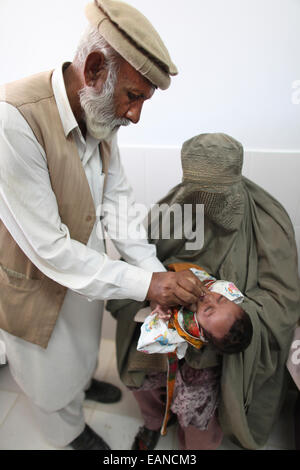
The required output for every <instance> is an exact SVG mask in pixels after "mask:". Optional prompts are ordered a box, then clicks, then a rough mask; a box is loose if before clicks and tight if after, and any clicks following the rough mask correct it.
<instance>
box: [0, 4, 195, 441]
mask: <svg viewBox="0 0 300 470" xmlns="http://www.w3.org/2000/svg"><path fill="white" fill-rule="evenodd" d="M86 13H87V17H88V20H89V22H90V26H89V28H88V31H87V32H86V34H85V35H84V37H83V38H82V41H81V43H80V44H79V47H78V50H77V53H76V57H75V59H74V61H73V63H65V64H63V65H62V67H60V68H58V69H57V70H55V71H51V72H47V73H41V74H39V75H35V76H33V77H29V78H25V79H23V80H20V81H18V82H15V83H10V84H8V85H6V86H4V87H2V89H1V96H0V122H1V125H0V216H1V223H0V247H1V248H0V328H1V330H0V336H1V340H2V341H4V343H5V346H6V351H7V358H8V362H9V365H10V369H11V373H12V375H13V376H14V378H15V380H16V381H17V383H18V384H19V386H20V387H21V389H22V390H23V391H24V393H25V394H26V395H27V396H28V397H29V399H30V402H31V404H32V407H33V409H34V412H35V414H36V416H37V419H38V421H39V423H40V426H41V428H42V429H43V431H44V433H45V436H46V437H47V439H48V441H49V442H50V443H52V444H53V445H54V446H57V447H63V446H67V445H68V444H71V446H72V447H73V448H75V449H109V447H108V445H107V444H106V443H105V442H104V441H103V440H102V439H101V437H100V436H98V435H97V434H96V433H95V432H94V431H93V430H92V429H90V428H89V427H88V426H86V425H85V422H84V415H83V401H84V397H85V395H84V390H87V397H88V398H89V399H94V400H99V401H102V402H114V401H118V400H119V399H120V391H119V390H118V389H116V388H115V387H113V386H111V385H109V384H106V383H101V382H97V381H95V380H93V381H91V378H92V376H93V373H94V371H95V368H96V365H97V357H98V348H99V340H100V327H101V316H102V310H103V301H104V300H105V299H122V298H131V299H134V300H139V301H142V300H144V299H145V298H147V299H149V300H152V301H155V302H158V303H161V304H164V305H174V304H176V303H177V302H178V299H181V301H182V302H184V303H186V304H188V303H190V302H193V301H194V300H195V299H196V297H197V296H198V295H199V293H200V292H201V283H200V282H198V280H197V279H196V277H195V276H194V275H191V273H189V272H186V273H183V274H180V275H177V274H171V273H166V272H162V271H165V268H164V266H163V265H162V264H161V263H160V262H159V260H158V259H157V258H156V249H155V247H154V246H151V245H149V244H148V241H147V236H146V233H145V236H144V239H139V240H137V239H132V240H131V239H129V237H128V238H127V239H126V238H125V239H124V237H123V238H122V237H120V238H119V239H115V243H116V245H117V248H118V249H119V251H120V252H121V254H122V256H123V257H124V259H125V262H123V261H114V260H111V259H109V258H108V257H107V255H106V254H105V246H104V242H103V238H104V237H103V230H102V226H101V224H100V222H99V219H98V223H97V217H96V215H97V216H99V215H100V213H98V208H99V207H100V206H101V203H102V202H103V205H105V204H106V206H107V207H110V208H111V207H113V208H115V209H116V210H111V212H109V210H108V212H107V213H106V214H105V221H106V226H107V230H108V233H109V235H110V236H111V237H112V238H114V235H115V232H114V231H113V230H111V227H114V226H115V225H114V222H115V221H116V220H115V219H116V217H117V216H118V217H119V219H121V222H122V223H124V221H125V222H126V223H127V224H128V225H129V224H131V223H135V222H136V220H137V216H136V217H135V216H134V215H133V214H134V212H135V211H134V210H132V209H134V200H133V196H132V192H131V189H130V187H129V185H128V182H127V180H126V177H125V174H124V171H123V168H122V165H121V163H120V158H119V153H118V147H117V141H116V132H117V130H118V128H119V127H120V126H123V125H124V126H127V125H128V124H130V123H137V122H138V121H139V119H140V115H141V111H142V107H143V104H144V102H145V101H146V100H149V99H150V98H151V97H152V95H153V93H154V90H155V88H161V89H166V88H168V86H169V84H170V75H175V74H176V73H177V70H176V67H175V66H174V65H173V63H172V61H171V59H170V57H169V54H168V51H167V50H166V48H165V46H164V44H163V42H162V40H161V39H160V37H159V35H158V33H157V32H156V31H155V30H154V28H153V27H152V25H151V24H150V23H149V22H148V20H147V19H146V18H145V17H144V16H143V15H142V14H141V13H139V12H138V11H137V10H135V9H134V8H132V7H131V6H129V5H127V4H125V3H122V2H117V1H112V0H97V1H95V3H93V4H89V5H88V6H87V10H86ZM121 197H123V198H124V197H125V198H126V200H127V202H128V214H124V213H118V207H119V206H118V199H119V198H121ZM115 214H117V216H116V215H115ZM126 215H128V217H126ZM102 216H103V214H102ZM100 220H101V219H100ZM141 230H142V228H141V227H140V230H139V232H140V233H141Z"/></svg>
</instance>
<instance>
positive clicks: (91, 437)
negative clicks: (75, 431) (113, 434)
mask: <svg viewBox="0 0 300 470" xmlns="http://www.w3.org/2000/svg"><path fill="white" fill-rule="evenodd" d="M69 445H70V446H71V447H72V448H73V449H74V450H111V449H110V447H109V446H108V445H107V444H106V442H105V441H104V440H103V439H102V437H100V436H98V434H96V433H95V431H93V430H92V429H91V428H90V427H89V426H88V425H87V424H86V425H85V428H84V430H83V432H82V433H81V434H80V435H79V436H78V437H77V438H76V439H75V440H74V441H72V442H71V444H69Z"/></svg>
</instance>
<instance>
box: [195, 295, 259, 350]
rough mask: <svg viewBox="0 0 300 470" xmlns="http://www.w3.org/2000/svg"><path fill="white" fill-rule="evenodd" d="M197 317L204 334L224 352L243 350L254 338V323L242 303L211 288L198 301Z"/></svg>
mask: <svg viewBox="0 0 300 470" xmlns="http://www.w3.org/2000/svg"><path fill="white" fill-rule="evenodd" d="M196 316H197V321H198V323H199V326H200V327H202V330H203V333H204V336H205V338H206V339H207V340H208V341H209V342H210V343H213V344H214V346H215V347H216V348H217V349H218V350H219V351H220V352H222V353H225V354H236V353H239V352H242V351H244V350H245V349H246V348H247V347H248V346H249V344H250V342H251V339H252V333H253V328H252V323H251V320H250V317H249V315H248V314H247V313H246V312H244V310H243V309H242V308H241V307H240V305H238V304H236V303H234V302H233V301H231V300H229V299H228V298H226V297H225V296H224V295H221V294H220V293H217V292H211V291H210V292H209V293H207V294H205V296H204V297H202V298H200V299H199V300H198V303H197V314H196Z"/></svg>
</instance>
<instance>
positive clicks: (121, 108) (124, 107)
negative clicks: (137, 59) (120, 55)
mask: <svg viewBox="0 0 300 470" xmlns="http://www.w3.org/2000/svg"><path fill="white" fill-rule="evenodd" d="M154 91H155V90H154V87H153V85H152V84H151V83H150V82H149V81H148V80H147V79H146V78H145V77H143V76H142V75H141V74H140V73H139V72H137V71H136V70H135V69H134V68H133V67H132V66H131V65H130V64H128V62H125V61H123V60H122V62H121V65H120V69H119V74H118V80H117V84H116V88H115V95H114V103H115V111H116V116H117V117H119V118H123V119H124V118H125V119H128V120H129V121H131V122H132V123H134V124H137V123H138V122H139V120H140V116H141V112H142V108H143V104H144V102H145V101H146V100H149V99H150V98H152V96H153V94H154Z"/></svg>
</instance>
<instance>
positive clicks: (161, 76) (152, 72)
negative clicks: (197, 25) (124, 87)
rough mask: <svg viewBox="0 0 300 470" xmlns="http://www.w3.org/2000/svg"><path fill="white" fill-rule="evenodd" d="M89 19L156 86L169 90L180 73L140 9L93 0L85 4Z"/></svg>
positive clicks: (121, 3) (105, 0) (117, 3)
mask: <svg viewBox="0 0 300 470" xmlns="http://www.w3.org/2000/svg"><path fill="white" fill-rule="evenodd" d="M85 13H86V16H87V19H88V20H89V22H90V23H91V24H93V25H95V26H97V27H98V30H99V33H100V34H101V35H102V36H103V37H104V39H105V40H106V41H107V42H108V44H110V46H111V47H112V48H113V49H115V50H116V51H117V52H118V53H119V54H120V55H121V56H122V57H123V58H124V59H125V60H126V61H127V62H128V63H129V64H130V65H132V67H134V68H135V69H136V70H137V71H138V72H139V73H140V74H141V75H143V76H144V77H146V78H147V79H148V80H149V81H150V82H151V83H152V84H153V85H155V86H156V87H158V88H160V89H162V90H166V89H167V88H168V87H169V86H170V83H171V79H170V75H177V74H178V71H177V68H176V66H175V65H174V64H173V62H172V60H171V58H170V55H169V53H168V50H167V48H166V46H165V45H164V43H163V41H162V39H161V38H160V36H159V34H158V33H157V31H156V30H155V29H154V27H153V26H152V25H151V23H150V22H149V21H148V20H147V18H146V17H145V16H144V15H142V13H140V12H139V11H138V10H136V9H135V8H133V7H132V6H131V5H128V4H127V3H124V2H119V1H116V0H94V3H89V4H88V5H87V7H86V11H85Z"/></svg>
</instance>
